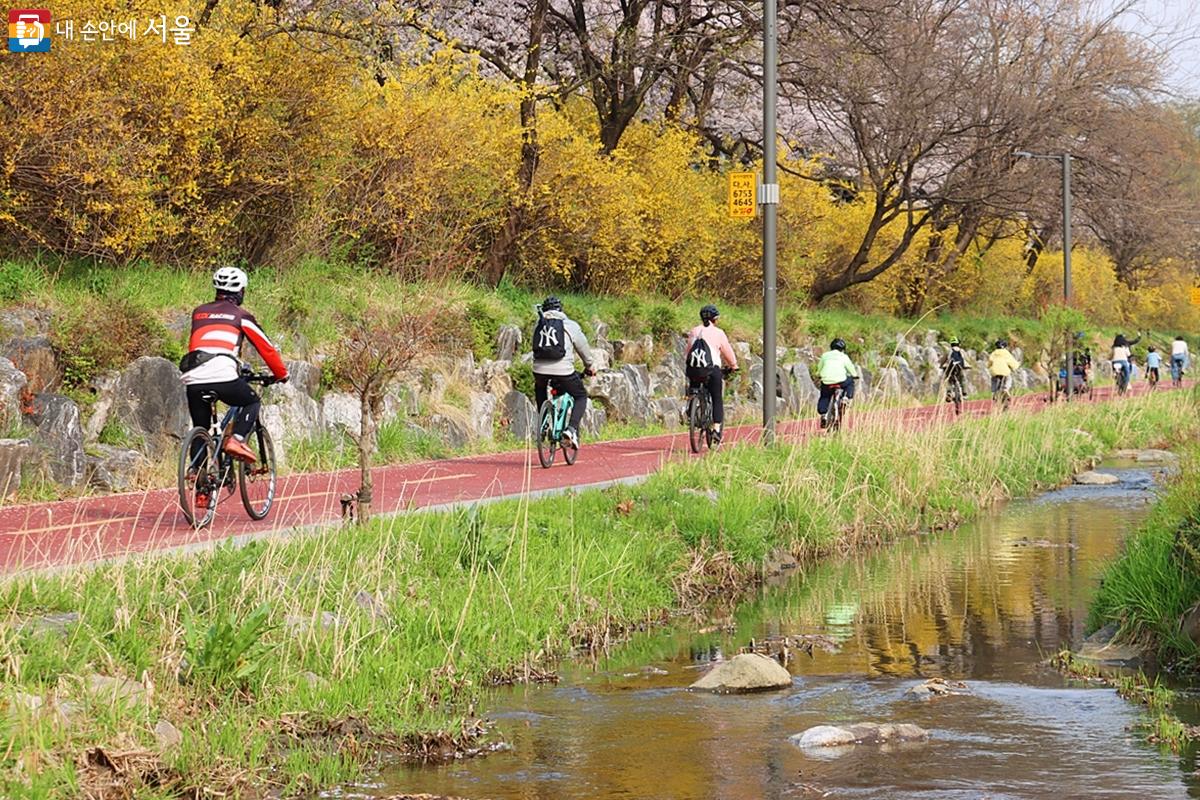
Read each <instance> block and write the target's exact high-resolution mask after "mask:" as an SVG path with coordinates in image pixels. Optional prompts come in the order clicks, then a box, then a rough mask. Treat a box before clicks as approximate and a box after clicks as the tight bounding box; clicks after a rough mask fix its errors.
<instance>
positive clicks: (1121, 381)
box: [1113, 361, 1129, 395]
mask: <svg viewBox="0 0 1200 800" xmlns="http://www.w3.org/2000/svg"><path fill="white" fill-rule="evenodd" d="M1113 379H1114V380H1115V381H1116V383H1117V394H1118V395H1123V394H1125V392H1127V391H1129V371H1128V370H1127V369H1125V366H1124V365H1123V364H1121V363H1120V362H1117V361H1114V362H1113Z"/></svg>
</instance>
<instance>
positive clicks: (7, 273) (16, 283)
mask: <svg viewBox="0 0 1200 800" xmlns="http://www.w3.org/2000/svg"><path fill="white" fill-rule="evenodd" d="M45 285H46V273H44V272H42V271H41V270H40V269H38V268H37V267H36V266H34V265H33V264H30V263H29V262H26V261H0V302H4V303H16V302H20V301H22V300H25V299H26V298H28V297H30V296H32V295H34V294H37V292H38V291H39V290H41V289H42V288H43V287H45Z"/></svg>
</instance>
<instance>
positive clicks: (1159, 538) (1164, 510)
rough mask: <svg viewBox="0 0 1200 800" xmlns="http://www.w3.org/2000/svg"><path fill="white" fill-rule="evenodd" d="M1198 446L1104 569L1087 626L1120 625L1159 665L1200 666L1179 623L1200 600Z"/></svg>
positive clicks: (1196, 651)
mask: <svg viewBox="0 0 1200 800" xmlns="http://www.w3.org/2000/svg"><path fill="white" fill-rule="evenodd" d="M1197 459H1200V448H1197V447H1191V448H1189V449H1188V451H1187V452H1186V457H1185V461H1184V465H1183V468H1182V470H1181V472H1180V474H1179V475H1178V476H1177V477H1176V479H1175V480H1174V481H1173V482H1172V483H1171V485H1170V488H1169V490H1168V491H1167V493H1166V494H1165V495H1164V496H1163V497H1162V498H1161V499H1160V500H1159V502H1158V503H1157V504H1156V506H1155V508H1154V510H1153V512H1152V513H1151V515H1150V519H1149V520H1147V522H1146V524H1145V525H1143V526H1142V527H1141V528H1140V529H1139V530H1138V531H1137V532H1136V533H1135V534H1134V535H1133V536H1131V537H1130V538H1129V540H1128V541H1127V542H1126V545H1125V551H1124V552H1123V553H1122V555H1121V557H1120V558H1119V559H1118V560H1117V561H1115V562H1114V563H1113V564H1112V565H1111V566H1110V567H1109V568H1108V570H1107V571H1106V572H1105V574H1104V580H1103V583H1102V584H1101V586H1100V589H1099V591H1098V592H1097V593H1096V598H1095V600H1094V602H1093V604H1092V608H1091V611H1090V614H1089V620H1088V626H1089V628H1090V629H1093V630H1094V629H1096V628H1099V627H1101V626H1103V625H1105V624H1107V623H1109V622H1117V623H1119V624H1120V631H1119V634H1118V635H1119V636H1120V637H1121V638H1123V639H1125V640H1128V641H1131V642H1134V643H1136V644H1140V645H1142V646H1143V647H1145V648H1146V649H1147V650H1149V651H1152V652H1154V653H1155V654H1156V655H1157V659H1158V662H1159V664H1160V665H1161V666H1163V667H1165V668H1167V669H1171V670H1177V671H1186V672H1196V671H1197V670H1198V669H1200V648H1198V647H1197V645H1196V643H1195V642H1193V641H1192V640H1191V639H1190V638H1189V637H1188V636H1187V635H1186V633H1185V632H1184V631H1183V630H1181V627H1180V621H1181V620H1182V619H1183V618H1184V616H1185V615H1186V614H1187V613H1188V611H1189V610H1190V609H1191V608H1192V607H1193V606H1195V605H1196V604H1197V603H1200V530H1198V527H1197V525H1198V523H1197V520H1200V461H1197Z"/></svg>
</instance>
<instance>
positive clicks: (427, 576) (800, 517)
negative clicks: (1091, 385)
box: [0, 393, 1196, 797]
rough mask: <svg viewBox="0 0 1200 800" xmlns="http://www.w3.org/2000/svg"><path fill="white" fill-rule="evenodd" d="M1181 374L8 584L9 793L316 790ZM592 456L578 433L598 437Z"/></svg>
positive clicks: (1004, 475) (900, 528)
mask: <svg viewBox="0 0 1200 800" xmlns="http://www.w3.org/2000/svg"><path fill="white" fill-rule="evenodd" d="M1190 409H1191V406H1190V404H1189V403H1188V401H1187V400H1186V399H1185V397H1184V396H1183V394H1182V393H1162V394H1158V395H1155V396H1150V397H1144V398H1130V399H1128V400H1126V401H1125V402H1121V403H1107V404H1077V405H1073V406H1070V407H1067V406H1060V407H1054V408H1050V409H1047V410H1045V411H1043V412H1040V413H1028V412H1023V411H1019V410H1014V411H1013V412H1011V413H1008V414H1004V415H993V416H989V417H986V418H981V419H972V420H966V421H963V422H961V423H957V424H953V425H934V426H931V427H928V428H926V429H923V430H919V431H918V430H908V429H902V428H899V427H897V425H896V423H894V422H890V421H889V422H886V423H885V422H883V421H875V422H872V421H866V422H864V425H863V426H862V427H861V428H858V429H855V430H853V431H850V432H847V433H846V434H845V435H842V436H839V437H821V438H819V439H815V440H812V441H809V442H806V443H804V444H800V445H779V446H777V447H774V448H770V449H760V448H754V447H731V448H728V449H727V450H724V451H722V452H718V453H714V454H711V455H710V456H709V457H707V458H706V459H704V460H699V459H695V460H693V459H689V460H686V461H681V462H676V463H672V464H670V465H668V466H667V467H666V468H665V469H664V470H663V471H662V472H660V473H658V474H655V475H653V476H650V477H649V478H648V479H647V480H646V481H645V482H643V483H640V484H637V485H632V486H617V487H613V488H610V489H606V490H592V491H586V492H581V493H578V494H566V495H561V496H556V497H549V498H541V499H537V500H514V501H505V502H501V503H496V504H492V505H487V506H480V507H473V508H466V509H462V510H458V511H451V512H440V513H421V514H409V515H404V516H399V517H394V518H389V519H379V520H376V521H374V522H372V523H371V524H370V525H368V526H365V527H362V528H354V529H346V528H338V529H329V530H326V531H318V532H315V533H312V534H308V535H303V536H296V537H293V538H277V539H270V540H266V541H260V542H255V543H252V544H249V545H246V546H243V547H230V546H226V547H219V548H216V549H214V550H211V551H205V552H199V553H188V554H167V555H157V556H139V557H136V558H134V559H131V560H129V561H125V562H119V563H111V564H103V565H98V566H93V567H89V568H86V569H76V570H66V571H61V572H56V573H53V574H45V575H28V576H19V577H14V578H10V579H7V580H5V581H4V582H3V583H2V584H0V654H3V655H0V676H2V683H3V686H4V689H3V694H2V697H3V701H2V702H3V706H4V709H3V712H2V713H0V794H3V795H5V796H33V797H67V796H78V795H80V794H85V793H88V792H97V793H99V792H101V791H106V789H105V788H104V787H109V788H111V789H112V790H114V791H116V790H117V788H119V789H120V791H132V790H134V789H138V790H139V791H142V792H144V793H145V796H153V797H181V796H190V795H191V794H192V793H193V791H199V790H200V789H201V788H203V789H205V790H207V791H215V792H228V793H232V794H235V795H238V794H240V795H243V796H256V795H259V794H261V793H263V792H265V791H267V790H273V791H278V792H279V793H281V794H283V795H284V796H295V795H298V794H301V793H303V792H310V791H312V790H313V789H315V788H317V787H321V786H328V785H331V784H334V783H337V782H339V781H345V780H349V779H352V778H354V777H356V776H359V775H361V774H362V773H363V772H364V771H367V770H370V769H372V768H373V767H374V766H375V762H376V761H377V759H379V758H390V757H417V758H419V757H434V758H436V757H439V756H445V755H447V754H449V753H452V752H454V750H455V749H456V748H462V747H472V746H476V745H477V741H478V733H479V730H480V728H479V726H478V724H477V723H476V722H475V717H476V714H477V712H478V711H481V710H486V697H485V696H484V695H483V690H484V689H485V688H486V687H487V686H488V685H490V684H493V683H495V682H504V681H511V680H524V679H527V678H538V677H544V676H546V675H547V673H548V671H551V670H553V666H554V661H555V659H557V658H560V657H563V656H566V655H568V654H570V653H571V652H572V651H573V650H575V649H577V648H583V649H600V648H604V647H606V646H608V645H609V644H611V643H614V642H616V641H619V640H620V638H621V636H622V634H623V632H625V631H628V630H630V629H631V628H632V627H636V626H640V625H646V624H655V623H657V622H659V621H661V620H662V619H664V617H665V616H666V615H668V614H670V613H671V612H672V611H675V610H679V609H685V608H692V607H695V606H696V605H698V604H701V603H703V602H704V601H706V600H708V599H711V598H713V597H714V596H718V595H723V596H730V595H733V594H735V593H737V592H739V591H742V590H744V589H745V588H746V587H749V586H752V585H753V584H754V581H755V576H756V575H757V573H758V572H759V568H760V565H761V564H762V563H763V562H764V560H766V559H768V558H769V557H770V556H772V555H773V554H778V553H779V552H780V551H786V552H788V553H789V554H791V555H792V556H794V557H797V558H798V559H799V560H800V562H801V564H802V565H803V564H808V563H811V562H812V560H813V559H815V558H819V557H821V556H822V555H825V554H830V553H834V552H841V551H850V550H854V549H857V548H863V547H867V546H872V545H876V544H879V543H882V542H885V541H888V540H889V539H892V538H895V537H897V536H902V535H906V534H911V533H914V532H918V531H922V530H930V529H940V528H944V527H947V526H951V525H954V524H956V523H958V522H959V521H961V520H963V519H965V518H968V517H970V516H971V515H973V514H976V513H978V512H979V511H980V510H981V509H984V508H986V507H988V506H990V505H992V504H994V503H996V502H998V501H1001V500H1003V499H1004V498H1006V497H1009V496H1016V495H1024V494H1029V493H1031V492H1034V491H1037V490H1038V489H1040V488H1043V487H1046V486H1052V485H1055V484H1058V483H1060V482H1061V481H1063V480H1064V479H1066V478H1068V477H1069V476H1070V475H1071V474H1072V471H1073V470H1074V469H1076V468H1078V467H1079V466H1080V465H1082V464H1085V463H1089V462H1091V461H1092V460H1093V459H1095V458H1097V457H1099V456H1100V455H1101V454H1102V453H1103V452H1104V451H1106V450H1108V449H1110V448H1112V447H1114V446H1118V445H1122V446H1143V445H1148V444H1160V443H1162V442H1164V441H1178V440H1179V439H1180V438H1182V437H1190V436H1193V435H1194V434H1195V433H1196V431H1195V427H1196V423H1195V416H1194V414H1192V413H1190ZM583 457H584V458H586V451H585V452H584V454H583Z"/></svg>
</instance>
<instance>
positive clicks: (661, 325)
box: [646, 303, 683, 342]
mask: <svg viewBox="0 0 1200 800" xmlns="http://www.w3.org/2000/svg"><path fill="white" fill-rule="evenodd" d="M646 327H647V328H648V329H649V330H650V335H651V336H652V337H654V341H656V342H665V341H667V340H669V339H670V338H671V337H672V336H675V335H678V333H679V332H680V330H681V329H682V328H683V325H682V323H681V322H680V320H679V309H678V307H676V306H673V305H671V304H669V303H655V304H654V305H652V306H650V307H649V308H647V309H646Z"/></svg>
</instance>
